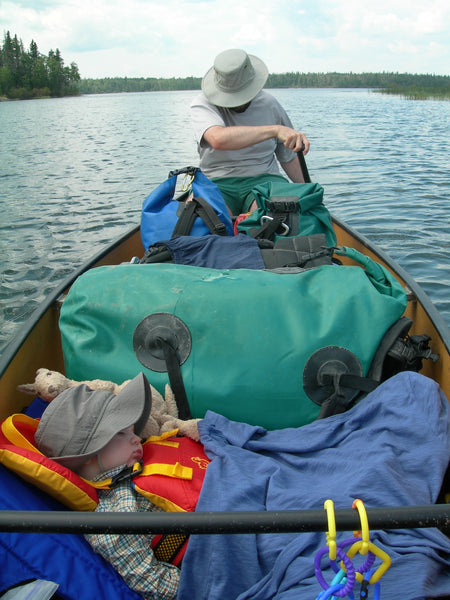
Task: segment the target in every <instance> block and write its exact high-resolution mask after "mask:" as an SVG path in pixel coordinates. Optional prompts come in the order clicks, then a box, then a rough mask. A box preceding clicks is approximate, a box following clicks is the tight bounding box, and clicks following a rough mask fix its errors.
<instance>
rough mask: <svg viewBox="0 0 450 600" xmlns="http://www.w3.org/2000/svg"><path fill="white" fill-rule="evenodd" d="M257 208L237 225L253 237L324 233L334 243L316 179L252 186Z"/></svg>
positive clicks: (330, 222) (321, 192)
mask: <svg viewBox="0 0 450 600" xmlns="http://www.w3.org/2000/svg"><path fill="white" fill-rule="evenodd" d="M252 192H253V194H254V195H255V199H256V202H257V205H258V208H257V209H256V210H255V211H254V212H252V213H251V214H250V215H249V216H248V217H247V218H246V219H245V220H244V221H240V222H239V223H238V225H237V229H238V231H239V232H240V233H246V234H248V235H251V236H252V237H257V238H265V239H270V240H271V241H276V240H277V239H279V238H280V237H296V236H299V235H302V236H303V235H311V234H315V233H324V234H325V235H326V238H327V243H328V245H329V246H335V245H336V235H335V233H334V230H333V225H332V221H331V216H330V213H329V212H328V209H327V208H326V206H325V205H324V204H323V187H322V186H321V185H320V184H318V183H290V182H288V181H269V182H267V183H263V184H260V185H257V186H255V187H254V188H253V190H252Z"/></svg>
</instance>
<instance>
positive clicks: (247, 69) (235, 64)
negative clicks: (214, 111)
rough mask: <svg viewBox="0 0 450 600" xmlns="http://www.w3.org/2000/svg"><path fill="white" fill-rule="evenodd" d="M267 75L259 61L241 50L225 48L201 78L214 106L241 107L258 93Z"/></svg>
mask: <svg viewBox="0 0 450 600" xmlns="http://www.w3.org/2000/svg"><path fill="white" fill-rule="evenodd" d="M268 76H269V73H268V70H267V67H266V65H265V64H264V63H263V61H262V60H260V59H259V58H257V57H256V56H253V55H252V54H247V52H245V51H244V50H239V49H232V50H225V51H224V52H221V53H220V54H218V55H217V56H216V59H215V61H214V66H212V67H211V68H210V69H209V71H208V72H207V73H206V75H205V76H204V78H203V80H202V91H203V93H204V94H205V96H206V98H207V99H208V100H209V102H211V104H214V105H215V106H222V107H224V108H233V107H236V106H242V105H243V104H246V103H247V102H250V100H253V98H254V97H255V96H256V95H257V94H259V92H260V91H261V90H262V88H263V87H264V84H265V83H266V81H267V77H268Z"/></svg>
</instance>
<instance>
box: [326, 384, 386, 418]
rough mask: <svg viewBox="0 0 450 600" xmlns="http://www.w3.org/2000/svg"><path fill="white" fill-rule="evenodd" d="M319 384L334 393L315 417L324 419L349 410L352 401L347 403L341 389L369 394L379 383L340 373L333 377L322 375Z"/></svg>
mask: <svg viewBox="0 0 450 600" xmlns="http://www.w3.org/2000/svg"><path fill="white" fill-rule="evenodd" d="M321 383H322V384H323V385H332V386H333V387H334V393H333V394H332V395H331V396H330V397H329V398H327V399H326V400H325V402H324V403H323V404H322V406H321V408H320V412H319V415H318V417H317V418H318V419H325V418H326V417H330V416H331V415H338V414H340V413H343V412H346V411H347V410H348V409H349V408H351V406H352V405H353V399H352V400H351V401H350V402H348V400H347V398H346V396H345V394H344V393H343V392H342V389H341V388H342V387H345V388H350V389H352V390H360V391H363V392H366V393H369V392H373V390H374V389H375V388H377V387H378V385H379V383H380V382H379V381H375V380H373V379H367V377H361V376H359V375H353V374H351V373H340V374H336V375H334V376H333V375H324V376H323V377H322V381H321Z"/></svg>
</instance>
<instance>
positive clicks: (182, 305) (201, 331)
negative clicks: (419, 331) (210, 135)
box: [60, 249, 406, 429]
mask: <svg viewBox="0 0 450 600" xmlns="http://www.w3.org/2000/svg"><path fill="white" fill-rule="evenodd" d="M344 252H346V253H347V254H349V253H352V255H353V256H354V257H356V258H357V260H359V261H363V262H365V266H366V268H365V269H364V268H361V267H360V266H356V265H355V266H338V265H323V266H321V267H318V268H314V269H310V270H306V271H303V272H298V273H278V272H271V271H258V270H247V269H236V270H218V269H208V268H202V267H193V266H185V265H176V264H147V265H145V264H142V265H131V264H122V265H117V266H105V267H98V268H94V269H92V270H90V271H88V272H86V273H85V274H83V275H82V276H80V277H79V278H78V280H77V281H76V282H75V283H74V285H73V286H72V288H71V290H70V292H69V294H68V296H67V298H66V300H65V301H64V304H63V306H62V310H61V317H60V328H61V335H62V343H63V350H64V359H65V366H66V375H67V376H68V377H70V378H72V379H76V380H84V379H96V378H100V379H108V380H112V381H115V382H117V383H121V382H122V381H124V380H127V379H130V378H132V377H134V376H135V375H136V374H137V373H138V372H140V371H143V372H144V373H145V374H146V375H147V377H148V379H149V381H150V383H151V384H152V385H154V386H155V387H156V388H157V389H158V390H159V391H161V392H163V390H164V386H165V384H166V383H168V381H169V380H168V375H167V372H166V371H165V362H164V360H161V352H160V348H159V346H158V343H157V339H158V337H161V336H162V337H164V336H166V337H167V336H168V337H169V338H170V343H171V344H172V345H173V346H174V347H176V348H177V352H178V354H179V359H180V362H181V363H182V364H181V374H182V379H183V382H184V386H185V390H186V395H187V398H188V401H189V406H190V409H191V413H192V416H193V417H203V416H204V414H205V412H206V410H208V409H210V410H213V411H216V412H219V413H221V414H223V415H225V416H227V417H228V418H230V419H233V420H237V421H244V422H247V423H250V424H255V425H261V426H263V427H266V428H268V429H278V428H283V427H290V426H300V425H303V424H305V423H308V422H311V421H312V420H314V419H315V418H317V416H318V413H319V410H320V407H319V405H318V404H316V403H314V402H313V401H311V400H310V399H309V398H308V396H307V395H306V393H305V391H304V389H303V372H304V368H305V364H306V363H307V361H308V360H309V358H310V357H311V355H312V354H313V353H315V352H316V351H317V350H319V349H322V348H324V347H328V346H338V347H340V348H344V349H347V350H349V351H350V352H352V353H353V354H354V355H355V356H356V357H357V359H358V361H359V363H360V365H361V367H362V371H363V373H364V375H365V374H367V371H368V369H369V366H370V363H371V361H372V358H373V356H374V353H375V351H376V349H377V347H378V345H379V343H380V340H381V339H382V337H383V335H384V334H385V332H386V330H387V329H388V328H389V327H390V326H391V325H392V324H393V323H395V322H396V321H397V320H398V319H399V318H400V316H401V315H402V314H403V311H404V309H405V306H406V296H405V293H404V291H403V289H402V288H401V286H400V284H398V283H397V282H396V280H395V279H394V278H393V277H392V276H391V275H390V274H389V273H388V272H387V271H386V270H385V269H384V268H382V267H381V266H380V265H378V264H376V263H374V262H373V261H371V259H369V258H367V257H364V256H362V255H360V254H359V253H356V251H353V250H350V249H346V250H344Z"/></svg>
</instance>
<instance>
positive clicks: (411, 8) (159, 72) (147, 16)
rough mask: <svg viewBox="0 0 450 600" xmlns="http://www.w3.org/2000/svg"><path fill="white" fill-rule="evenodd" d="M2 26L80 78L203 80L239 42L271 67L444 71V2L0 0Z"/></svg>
mask: <svg viewBox="0 0 450 600" xmlns="http://www.w3.org/2000/svg"><path fill="white" fill-rule="evenodd" d="M0 2H1V11H0V31H6V30H10V31H11V33H13V34H17V35H18V36H19V37H20V38H21V39H22V40H23V42H24V44H25V46H26V47H28V46H29V44H30V42H31V40H32V39H34V40H35V41H36V43H37V44H38V48H39V50H40V51H41V52H43V53H45V54H47V53H48V51H49V50H50V49H56V48H59V49H60V51H61V54H62V56H63V59H64V60H65V62H66V64H69V63H70V62H72V61H74V62H76V63H77V64H78V66H79V70H80V73H81V75H82V77H103V76H110V77H113V76H125V75H128V76H142V77H146V76H156V77H169V76H175V77H177V76H188V75H194V76H201V75H203V74H204V73H205V71H206V70H207V69H208V68H209V67H210V66H211V64H212V62H213V59H214V56H215V55H216V54H217V53H218V52H220V51H221V50H224V49H225V48H229V47H243V48H245V49H246V50H247V51H248V52H251V53H253V54H256V55H258V56H260V57H261V58H262V59H263V60H264V61H265V62H266V63H267V65H268V67H269V69H270V70H271V71H272V72H278V73H279V72H283V71H332V70H340V71H354V72H357V71H379V70H394V71H410V72H433V73H442V74H448V65H449V64H450V54H449V41H448V39H447V32H448V31H449V29H450V16H449V8H448V7H447V4H448V2H447V0H428V3H427V4H424V3H423V0H420V1H419V0H378V2H377V3H374V2H373V1H372V0H371V1H370V2H368V1H365V0H277V2H272V3H261V1H260V0H246V2H245V3H244V2H242V0H184V1H183V2H180V1H179V0H128V1H127V2H124V1H123V0H0Z"/></svg>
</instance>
